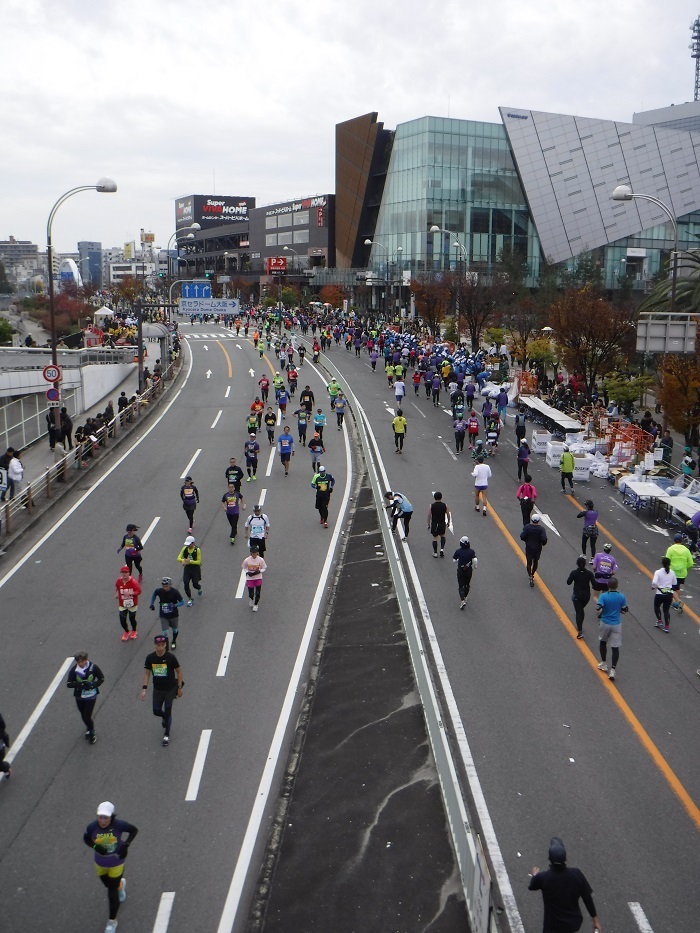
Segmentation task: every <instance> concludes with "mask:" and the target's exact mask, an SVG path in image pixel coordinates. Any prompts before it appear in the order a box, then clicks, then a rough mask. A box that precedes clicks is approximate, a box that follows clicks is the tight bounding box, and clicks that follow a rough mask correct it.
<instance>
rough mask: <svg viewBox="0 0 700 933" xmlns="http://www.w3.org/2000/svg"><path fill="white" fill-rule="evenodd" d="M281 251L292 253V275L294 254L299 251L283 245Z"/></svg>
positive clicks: (296, 254)
mask: <svg viewBox="0 0 700 933" xmlns="http://www.w3.org/2000/svg"><path fill="white" fill-rule="evenodd" d="M282 252H284V253H293V254H294V255H293V256H292V275H294V257H295V256H298V255H299V253H297V251H296V250H295V249H292V247H291V246H283V247H282Z"/></svg>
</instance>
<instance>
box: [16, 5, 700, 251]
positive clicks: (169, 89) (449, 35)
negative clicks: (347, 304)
mask: <svg viewBox="0 0 700 933" xmlns="http://www.w3.org/2000/svg"><path fill="white" fill-rule="evenodd" d="M698 14H700V0H669V2H666V3H660V2H659V0H634V2H633V0H616V2H614V3H611V2H610V0H579V2H572V0H530V2H528V3H524V2H522V0H489V2H477V0H421V2H416V0H403V2H401V3H398V2H392V3H390V2H387V0H372V2H370V0H353V2H350V3H341V2H340V0H317V2H315V3H310V2H309V0H303V2H302V0H265V2H258V3H255V2H248V3H243V2H240V0H220V2H218V3H211V2H203V3H202V2H200V3H197V4H195V3H191V2H184V0H119V2H116V0H3V3H2V31H1V32H0V75H1V76H2V88H3V93H2V97H1V98H0V100H1V101H2V105H1V107H0V113H1V114H2V116H1V117H0V119H1V120H2V123H1V124H0V125H1V126H2V135H1V136H0V166H1V167H2V171H1V172H0V239H5V238H7V237H8V236H9V235H10V234H12V235H14V236H15V237H17V238H18V239H25V240H27V239H28V240H33V241H34V242H36V243H39V244H40V246H42V245H44V244H45V239H46V220H47V216H48V213H49V210H50V209H51V206H52V204H53V203H54V201H55V200H56V199H57V198H58V197H59V196H60V195H61V194H62V193H63V192H64V191H66V190H68V189H69V188H72V187H74V186H76V185H81V184H94V183H95V182H96V181H97V179H98V178H99V177H100V176H102V175H108V176H111V177H112V178H114V179H115V180H116V181H117V184H118V185H119V191H118V192H117V194H114V195H99V194H95V193H92V192H86V193H83V194H79V195H77V196H76V197H75V198H72V199H70V200H69V201H68V202H66V204H65V205H64V206H62V207H61V209H60V211H59V213H58V214H57V217H56V220H55V222H54V227H53V236H54V244H55V246H56V248H57V249H58V250H63V251H72V250H75V249H76V243H77V241H78V240H101V241H102V243H103V245H104V246H119V245H121V244H122V243H124V242H127V241H130V240H133V239H138V236H139V230H140V229H141V228H142V227H143V228H145V229H146V230H150V231H152V232H153V233H155V235H156V243H157V244H159V245H161V246H165V244H166V242H167V240H168V237H169V236H170V234H171V233H172V232H173V231H174V229H175V221H174V206H173V200H174V199H175V198H176V197H179V196H182V195H185V194H227V195H247V196H254V197H257V199H258V204H265V203H270V202H272V201H278V200H286V199H287V198H291V197H298V196H304V195H312V194H317V193H318V194H321V193H324V194H325V193H327V192H332V191H333V190H334V186H335V182H334V134H335V124H336V123H337V122H340V121H341V120H346V119H348V118H350V117H354V116H358V115H359V114H362V113H367V112H369V111H373V110H376V111H378V113H379V119H380V120H383V121H384V125H385V126H386V127H387V128H394V127H395V126H396V124H397V123H401V122H404V121H406V120H410V119H414V118H416V117H421V116H425V115H426V114H432V115H436V116H447V115H448V113H449V115H450V116H453V117H458V118H462V119H474V120H486V121H489V122H498V120H499V117H498V109H497V108H498V106H499V105H505V106H512V107H522V108H527V109H534V110H547V111H553V112H560V113H572V114H576V115H581V116H589V117H601V118H605V119H615V120H620V121H623V122H625V121H630V120H631V116H632V113H633V112H635V111H638V110H648V109H652V108H655V107H663V106H666V105H668V104H671V103H676V104H677V103H683V102H684V101H688V100H692V99H693V89H694V62H693V61H692V59H691V58H690V52H689V51H688V44H689V42H690V31H689V28H688V27H689V26H690V24H691V22H692V21H693V20H694V19H695V18H696V16H697V15H698Z"/></svg>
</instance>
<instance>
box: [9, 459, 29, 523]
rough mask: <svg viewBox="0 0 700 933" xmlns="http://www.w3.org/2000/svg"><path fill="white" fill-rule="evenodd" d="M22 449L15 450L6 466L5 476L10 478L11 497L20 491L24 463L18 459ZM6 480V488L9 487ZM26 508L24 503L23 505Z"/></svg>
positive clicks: (14, 496)
mask: <svg viewBox="0 0 700 933" xmlns="http://www.w3.org/2000/svg"><path fill="white" fill-rule="evenodd" d="M21 454H22V451H20V450H15V451H14V456H13V457H12V460H10V465H9V467H8V468H7V477H8V480H12V495H11V496H10V498H11V499H14V498H16V496H17V494H18V493H19V492H21V491H22V481H23V479H24V464H23V463H22V461H21V460H20V457H21ZM9 485H10V484H9V482H8V488H9ZM23 507H24V508H25V509H26V508H27V506H26V504H25V505H24V506H23Z"/></svg>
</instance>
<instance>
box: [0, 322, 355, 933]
mask: <svg viewBox="0 0 700 933" xmlns="http://www.w3.org/2000/svg"><path fill="white" fill-rule="evenodd" d="M182 333H183V334H184V336H185V339H186V342H187V349H186V351H185V361H184V371H185V373H186V378H185V379H184V383H183V385H182V386H181V388H180V390H179V392H178V394H177V395H176V396H175V397H174V399H172V400H171V401H170V402H169V403H168V404H167V407H164V408H163V409H162V410H159V411H158V412H157V413H154V418H153V420H152V421H148V422H146V423H145V424H144V427H143V429H141V433H140V435H139V436H137V437H136V438H132V439H130V440H129V441H128V443H127V444H126V445H125V446H124V447H123V448H120V450H119V453H118V455H115V457H114V459H108V460H107V461H105V463H104V464H103V465H100V467H98V468H97V470H94V471H90V473H88V474H86V479H85V482H84V484H83V485H82V486H81V487H80V488H79V489H77V490H75V491H74V492H72V493H71V495H69V496H68V497H67V498H66V499H65V500H63V501H62V502H61V503H60V506H59V507H58V508H57V509H55V510H54V511H53V512H51V513H50V516H48V517H47V518H46V519H45V520H44V522H42V523H41V525H40V526H39V527H38V529H37V531H36V532H35V534H34V535H33V536H32V538H31V541H28V542H27V543H26V544H24V545H23V547H22V548H17V549H15V550H13V551H12V553H11V554H8V555H7V556H6V557H5V558H4V562H3V564H2V568H1V570H2V575H0V605H1V606H2V628H3V648H2V652H1V653H0V711H1V712H2V714H3V716H4V717H5V719H6V721H7V724H8V728H9V730H10V735H11V739H12V740H13V742H15V748H14V749H13V752H14V755H15V757H14V760H13V763H12V767H13V775H12V779H11V780H10V781H9V782H8V781H3V782H2V784H1V786H0V826H2V830H1V832H0V891H2V896H1V897H0V929H2V930H3V931H7V933H12V931H19V930H27V929H39V928H41V929H46V930H49V929H50V930H52V931H59V933H62V931H66V933H68V931H71V930H74V929H76V925H77V926H80V928H81V929H84V930H102V929H103V928H104V924H105V922H106V920H107V898H106V893H105V891H104V889H103V887H102V885H101V884H100V883H99V881H98V880H97V878H96V877H95V872H94V868H93V864H92V861H93V860H92V853H91V852H90V851H89V850H88V849H87V848H86V847H85V846H84V844H83V842H82V834H83V832H84V830H85V827H86V825H87V824H88V823H89V822H90V821H91V820H93V819H94V815H95V810H96V806H97V804H98V803H99V802H100V801H102V800H111V801H113V802H114V804H115V805H116V808H117V813H118V815H120V816H121V817H122V818H124V819H126V820H128V821H130V822H132V823H134V824H136V825H137V826H138V827H139V829H140V834H139V836H138V838H137V839H136V841H135V843H134V845H133V847H132V849H131V853H130V856H129V860H128V862H127V865H126V869H127V870H126V873H125V874H126V877H127V878H129V879H130V880H131V884H130V885H129V896H128V899H127V901H126V903H125V905H124V907H123V908H122V910H121V912H120V915H119V921H120V922H119V930H120V931H122V930H124V931H127V930H134V931H138V933H143V931H151V930H157V931H158V933H163V931H165V930H166V929H167V930H168V931H169V933H185V931H187V933H190V931H191V930H193V929H198V930H202V931H203V933H204V931H217V930H218V931H219V933H224V931H227V930H230V929H241V928H242V925H243V923H244V921H245V916H246V912H247V902H248V894H249V891H250V885H251V884H252V883H254V881H255V879H256V875H257V870H258V867H259V855H260V846H262V845H263V844H264V842H265V837H266V830H267V821H266V815H267V812H268V811H267V810H266V804H267V802H268V794H269V791H270V789H271V787H272V788H274V776H275V771H276V766H277V763H278V761H277V752H278V750H279V749H280V748H281V749H282V755H281V758H282V764H283V763H284V754H285V752H286V743H285V742H284V739H285V735H286V727H287V723H288V721H289V717H290V715H291V722H292V724H293V722H294V712H295V709H296V704H297V701H298V700H299V699H300V698H301V696H302V693H303V686H304V684H303V680H304V676H303V675H304V670H305V664H306V659H307V653H308V648H309V646H311V647H312V648H313V646H314V640H315V639H314V633H315V625H316V621H317V614H318V608H319V605H320V604H321V603H322V599H323V595H324V588H325V586H326V585H327V581H326V572H327V571H328V570H329V569H332V563H333V553H334V546H335V543H336V540H337V537H338V536H339V534H340V530H341V529H340V515H341V513H342V512H343V510H345V509H346V506H347V504H348V500H349V495H350V484H351V479H352V474H351V465H350V444H349V439H348V436H347V433H346V431H345V430H343V431H337V430H336V428H335V425H333V426H332V428H331V429H330V430H328V431H327V444H326V446H327V454H326V456H325V458H324V459H325V464H326V466H327V467H328V468H329V470H331V471H332V473H333V474H334V476H335V478H336V481H337V483H336V489H335V493H334V495H333V500H332V507H331V520H330V527H329V528H328V529H324V528H323V527H321V526H320V525H319V521H318V514H317V512H316V511H315V510H314V492H313V490H312V489H311V488H310V480H311V475H312V474H311V465H310V458H309V456H308V454H307V452H306V450H305V449H302V450H298V451H297V454H296V456H295V458H294V459H293V461H292V469H291V470H290V475H289V476H288V477H285V476H284V473H283V471H282V469H281V466H280V463H279V458H278V456H276V455H275V454H274V453H273V452H272V450H271V449H270V448H269V447H268V445H267V441H266V440H265V439H264V432H263V440H262V454H261V459H260V467H259V471H258V478H257V482H251V483H246V482H244V483H243V492H244V496H245V501H246V510H245V511H246V514H249V513H250V511H251V510H252V506H253V505H254V504H255V503H256V502H262V503H263V509H264V511H265V512H266V513H267V514H268V515H269V517H270V521H271V525H272V530H271V533H270V538H269V546H268V550H267V553H266V554H265V559H266V560H267V562H268V567H269V569H268V572H267V574H266V575H265V578H264V584H263V591H262V600H261V608H260V611H259V612H258V613H257V614H253V613H252V612H250V610H249V608H248V605H247V603H248V600H247V598H246V597H245V595H244V593H243V586H242V578H241V570H240V564H241V561H242V560H243V558H244V557H245V556H247V554H248V551H247V549H246V548H245V546H244V545H245V542H244V539H243V536H242V533H241V534H239V538H238V540H237V541H236V544H235V545H234V546H231V545H230V543H229V533H228V524H227V522H226V519H225V516H224V515H223V513H222V509H221V502H220V499H221V496H222V495H223V493H224V492H225V491H226V485H225V481H224V470H225V468H226V467H227V466H228V462H229V457H231V456H236V458H237V459H238V462H239V463H240V464H241V465H243V463H244V458H243V444H244V441H245V440H246V437H247V434H246V430H245V418H246V415H247V413H248V410H249V406H250V403H251V401H252V400H253V397H254V394H255V390H256V389H257V380H258V378H259V377H260V374H261V372H262V371H263V370H265V371H267V373H268V375H270V374H271V368H270V364H269V362H268V360H267V359H264V360H261V359H260V358H259V356H258V353H257V352H255V351H254V349H253V347H252V344H251V342H250V341H246V340H244V339H242V337H241V339H238V340H237V339H236V338H235V335H234V334H233V333H232V332H230V331H226V329H225V328H223V327H218V326H215V327H213V326H212V325H202V326H199V325H195V326H194V327H190V325H189V324H187V325H184V326H183V328H182ZM251 370H252V373H253V375H251ZM303 375H304V377H305V381H309V382H310V384H311V385H312V388H313V389H314V391H315V392H316V393H317V394H319V393H321V394H322V390H323V384H322V383H321V381H320V380H319V377H318V376H317V375H316V374H315V373H314V372H312V371H311V368H310V367H308V368H306V367H305V368H304V370H303ZM292 407H296V406H292ZM280 431H281V429H278V431H277V433H280ZM295 436H296V432H295ZM122 451H124V452H123V453H122ZM187 473H191V475H192V476H193V478H194V481H195V484H196V485H197V486H198V488H199V492H200V497H201V501H200V505H199V507H198V509H197V511H196V518H195V525H194V533H195V536H196V538H197V542H198V544H199V545H200V546H201V547H202V551H203V560H204V566H203V589H204V595H203V597H202V598H201V599H199V598H197V597H196V596H195V605H194V606H193V607H192V608H186V607H185V608H183V609H182V610H181V611H180V613H181V628H180V637H179V639H178V646H177V652H176V655H177V657H178V660H179V661H180V664H181V666H182V670H183V674H184V679H185V688H184V691H183V698H182V699H181V700H179V701H177V702H176V703H175V706H174V722H173V731H172V740H171V744H170V747H168V748H163V747H162V746H161V738H162V729H161V727H160V722H159V720H158V719H156V718H155V717H154V716H153V715H152V713H151V709H150V690H149V692H148V697H147V700H146V702H145V703H142V702H140V685H141V682H142V674H143V664H144V658H145V656H146V654H147V653H148V652H149V651H150V650H152V644H153V636H154V634H156V633H157V632H159V631H160V625H159V623H158V620H157V614H156V613H151V612H149V610H148V602H149V598H150V595H151V593H152V592H153V590H154V588H155V587H156V586H158V585H160V578H161V576H163V575H169V576H172V577H173V580H174V583H175V585H176V586H177V587H179V588H180V589H181V579H182V574H181V568H180V565H178V564H177V562H176V556H177V554H178V553H179V550H180V548H181V547H182V544H183V541H184V539H185V536H186V532H187V521H186V517H185V514H184V512H183V509H182V507H181V503H180V498H179V490H180V486H181V484H182V481H183V477H184V476H185V475H186V474H187ZM127 522H135V523H136V524H138V525H139V526H140V529H141V534H142V535H143V536H145V537H146V538H147V540H146V544H145V549H144V555H143V556H144V569H145V580H144V585H143V586H144V595H143V597H142V600H141V605H140V606H139V611H138V618H139V637H138V639H136V640H135V641H131V640H130V641H129V642H127V643H123V642H122V641H121V638H120V636H121V628H120V626H119V623H118V618H117V609H116V603H115V599H114V583H115V580H116V578H117V575H118V571H119V567H120V566H121V564H122V563H123V558H122V556H121V555H117V546H118V545H119V544H120V542H121V537H122V535H123V533H124V528H125V526H126V524H127ZM241 524H242V521H241ZM25 540H26V539H25ZM181 591H182V589H181ZM81 648H84V649H87V650H88V651H89V653H90V657H91V659H92V660H94V661H95V662H96V663H97V664H99V666H100V667H101V668H102V669H103V671H104V672H105V675H106V681H105V684H104V687H103V688H102V693H101V695H100V697H99V698H98V704H97V718H96V725H97V733H98V741H97V744H96V745H94V746H90V745H88V744H87V743H86V742H85V741H84V739H83V726H82V722H81V720H80V718H79V716H78V713H77V710H76V708H75V703H74V701H73V698H72V692H71V691H69V690H67V689H66V687H65V686H64V683H65V679H66V678H65V674H66V671H67V665H68V662H69V659H71V658H72V655H73V654H74V652H75V651H77V650H78V649H81ZM56 684H57V686H55V685H56ZM52 685H54V686H55V689H54V688H53V686H52ZM25 725H26V726H27V729H26V732H25V734H24V741H23V742H21V743H18V742H16V741H15V740H16V739H17V737H18V734H19V733H20V730H22V729H23V727H25ZM260 827H261V831H260V832H258V830H259V829H260ZM249 864H252V866H253V868H252V871H250V872H248V871H247V869H248V867H249ZM239 901H240V903H241V905H242V906H241V908H240V910H238V905H239Z"/></svg>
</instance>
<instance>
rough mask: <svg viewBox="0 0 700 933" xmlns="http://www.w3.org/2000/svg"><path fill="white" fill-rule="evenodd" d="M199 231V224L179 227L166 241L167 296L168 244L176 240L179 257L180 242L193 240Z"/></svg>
mask: <svg viewBox="0 0 700 933" xmlns="http://www.w3.org/2000/svg"><path fill="white" fill-rule="evenodd" d="M201 229H202V227H201V225H200V224H198V223H193V224H190V225H189V226H188V227H180V229H179V230H176V231H175V233H173V234H171V236H170V239H169V240H168V246H167V248H166V250H165V255H166V258H167V262H168V275H167V277H166V280H165V281H166V284H167V288H168V294H170V291H171V285H170V280H171V278H172V266H171V264H170V244H171V243H172V242H173V240H174V239H176V238H177V240H178V242H177V244H176V245H177V255H178V257H179V256H180V240H194V235H195V232H196V231H197V230H201ZM171 313H172V312H171V309H170V308H168V314H171Z"/></svg>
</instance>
